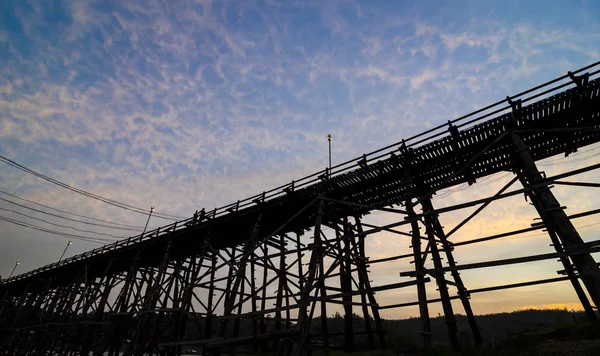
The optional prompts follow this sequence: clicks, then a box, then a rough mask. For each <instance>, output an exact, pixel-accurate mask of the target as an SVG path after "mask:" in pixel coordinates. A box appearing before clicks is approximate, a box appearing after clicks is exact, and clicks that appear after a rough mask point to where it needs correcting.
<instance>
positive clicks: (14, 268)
mask: <svg viewBox="0 0 600 356" xmlns="http://www.w3.org/2000/svg"><path fill="white" fill-rule="evenodd" d="M20 264H21V262H19V261H17V263H15V266H14V267H13V269H12V272H10V276H8V279H10V277H12V275H13V273H15V270H16V269H17V266H18V265H20Z"/></svg>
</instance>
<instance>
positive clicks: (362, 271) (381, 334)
mask: <svg viewBox="0 0 600 356" xmlns="http://www.w3.org/2000/svg"><path fill="white" fill-rule="evenodd" d="M354 222H355V223H356V231H357V232H358V238H359V241H361V244H362V252H361V253H362V255H361V256H363V257H364V239H365V236H366V235H365V234H364V231H363V228H362V224H361V222H360V217H359V216H354ZM362 261H363V262H362V266H361V267H359V268H358V274H359V278H361V279H362V281H363V283H364V285H365V291H366V293H367V298H368V299H369V304H371V314H373V321H375V329H376V330H377V337H378V341H379V347H380V348H381V349H385V348H386V343H385V331H384V330H383V324H382V322H381V317H380V315H379V309H378V305H377V300H376V299H375V294H374V293H373V290H372V288H371V282H370V281H369V275H368V274H367V259H366V257H364V258H363V259H362Z"/></svg>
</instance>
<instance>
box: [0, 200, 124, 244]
mask: <svg viewBox="0 0 600 356" xmlns="http://www.w3.org/2000/svg"><path fill="white" fill-rule="evenodd" d="M0 210H4V211H9V212H11V213H15V214H19V215H21V216H24V217H26V218H29V219H34V220H38V221H41V222H45V223H46V224H50V225H54V226H58V227H62V228H65V229H73V230H75V231H79V232H87V233H90V234H97V235H104V236H110V237H115V238H117V239H123V238H125V236H116V235H111V234H107V233H104V232H96V231H90V230H81V229H78V228H76V227H73V226H68V225H61V224H56V223H53V222H50V221H47V220H44V219H40V218H36V217H34V216H31V215H27V214H24V213H21V212H18V211H16V210H12V209H5V208H1V207H0Z"/></svg>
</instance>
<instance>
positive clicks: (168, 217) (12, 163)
mask: <svg viewBox="0 0 600 356" xmlns="http://www.w3.org/2000/svg"><path fill="white" fill-rule="evenodd" d="M0 161H2V162H4V163H6V164H8V165H9V166H12V167H14V168H17V169H19V170H21V171H23V172H26V173H29V174H31V175H34V176H36V177H38V178H41V179H43V180H45V181H48V182H50V183H52V184H55V185H58V186H59V187H63V188H65V189H68V190H70V191H72V192H75V193H78V194H81V195H84V196H86V197H88V198H92V199H96V200H99V201H101V202H104V203H106V204H109V205H112V206H116V207H118V208H121V209H125V210H129V211H132V212H135V213H138V214H142V215H148V212H147V211H146V209H143V208H139V207H136V206H133V205H129V204H126V203H122V202H119V201H116V200H113V199H108V198H104V197H102V196H100V195H96V194H94V193H90V192H88V191H85V190H83V189H79V188H75V187H73V186H70V185H68V184H66V183H63V182H60V181H58V180H56V179H54V178H51V177H48V176H46V175H44V174H42V173H39V172H37V171H34V170H33V169H29V168H27V167H25V166H23V165H21V164H19V163H17V162H15V161H13V160H11V159H8V158H6V157H4V156H2V155H0ZM154 216H156V217H158V218H161V219H166V220H180V219H181V220H183V219H185V218H183V217H179V216H174V215H169V214H158V213H155V214H154Z"/></svg>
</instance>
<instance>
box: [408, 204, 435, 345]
mask: <svg viewBox="0 0 600 356" xmlns="http://www.w3.org/2000/svg"><path fill="white" fill-rule="evenodd" d="M406 210H407V211H408V213H409V217H412V216H414V215H415V212H414V210H413V207H412V202H411V201H408V202H406ZM410 225H411V228H412V240H411V244H412V249H413V255H414V258H415V261H414V262H415V272H416V273H417V275H416V278H417V296H418V299H419V314H420V315H421V342H422V344H421V348H422V349H424V350H427V349H429V348H430V347H431V320H430V318H429V307H428V306H427V290H426V289H425V281H424V277H425V273H424V272H423V267H424V264H425V261H424V260H423V258H422V256H421V233H420V231H419V223H418V221H416V220H412V221H411V223H410Z"/></svg>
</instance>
